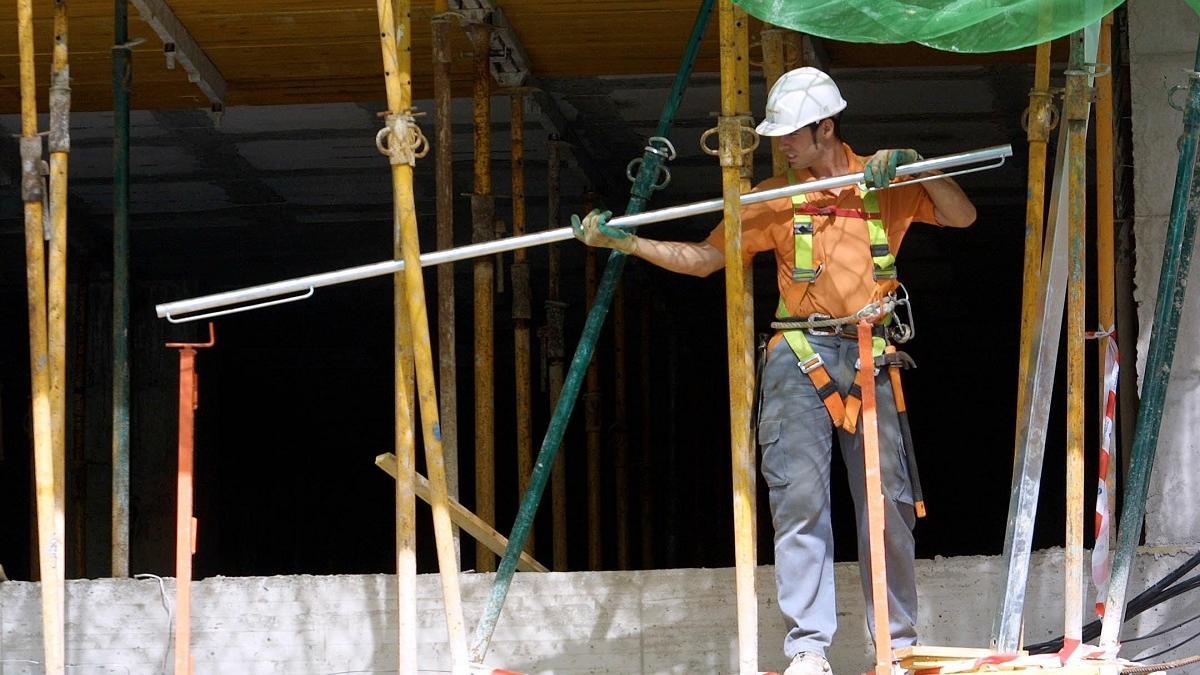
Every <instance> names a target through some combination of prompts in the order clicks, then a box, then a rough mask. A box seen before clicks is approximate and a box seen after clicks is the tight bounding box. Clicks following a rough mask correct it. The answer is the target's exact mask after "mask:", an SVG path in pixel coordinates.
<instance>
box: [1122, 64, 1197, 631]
mask: <svg viewBox="0 0 1200 675" xmlns="http://www.w3.org/2000/svg"><path fill="white" fill-rule="evenodd" d="M1188 79H1189V81H1188V86H1187V104H1186V106H1184V117H1183V129H1184V131H1183V137H1182V138H1181V139H1180V144H1179V163H1178V168H1177V169H1176V173H1175V191H1174V195H1173V197H1172V200H1171V217H1170V220H1169V222H1168V225H1167V236H1166V245H1165V247H1164V249H1163V261H1162V268H1161V272H1160V273H1159V277H1158V299H1157V301H1156V303H1155V306H1154V324H1153V326H1152V327H1151V329H1150V347H1149V349H1148V350H1147V352H1146V367H1145V370H1144V371H1142V372H1144V373H1145V374H1146V375H1145V380H1144V382H1143V384H1142V400H1141V409H1140V411H1139V413H1138V418H1137V428H1136V430H1135V432H1134V443H1133V452H1132V453H1131V454H1132V458H1131V462H1130V467H1129V476H1128V478H1127V479H1126V483H1125V499H1124V504H1125V508H1124V509H1123V510H1122V512H1121V525H1120V530H1119V531H1118V533H1117V549H1116V552H1115V554H1114V555H1113V565H1112V575H1111V577H1110V579H1109V585H1108V598H1107V601H1106V602H1105V606H1104V624H1103V627H1102V629H1101V632H1100V645H1101V646H1104V647H1116V646H1117V645H1118V638H1119V633H1120V630H1121V623H1122V622H1123V621H1124V619H1125V594H1126V589H1127V587H1128V584H1129V572H1130V568H1131V563H1132V561H1133V554H1134V549H1135V548H1136V546H1137V543H1138V540H1139V539H1140V538H1141V533H1142V520H1143V518H1144V517H1145V515H1146V493H1147V490H1148V489H1149V479H1150V472H1151V470H1152V469H1153V467H1154V454H1155V450H1156V449H1157V446H1158V434H1159V431H1160V427H1161V425H1162V415H1163V407H1164V405H1165V403H1166V396H1167V386H1168V385H1169V384H1170V380H1171V367H1172V364H1173V362H1174V360H1175V341H1176V338H1177V337H1178V335H1179V316H1180V314H1181V312H1182V311H1183V301H1184V295H1185V292H1186V291H1187V279H1188V272H1189V270H1190V268H1191V262H1192V251H1193V249H1194V246H1195V241H1196V220H1197V219H1198V218H1200V171H1197V170H1196V158H1197V152H1196V149H1197V141H1198V138H1200V43H1198V44H1197V46H1196V61H1195V67H1194V68H1193V70H1192V71H1191V72H1189V73H1188ZM1172 93H1174V92H1172Z"/></svg>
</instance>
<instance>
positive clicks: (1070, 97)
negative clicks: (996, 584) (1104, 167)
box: [1063, 49, 1091, 646]
mask: <svg viewBox="0 0 1200 675" xmlns="http://www.w3.org/2000/svg"><path fill="white" fill-rule="evenodd" d="M1082 57H1083V50H1082V49H1077V50H1075V58H1073V59H1072V61H1071V66H1070V68H1069V69H1068V70H1067V84H1066V95H1065V96H1064V99H1063V111H1064V117H1065V118H1066V124H1067V142H1068V146H1067V178H1068V184H1067V192H1068V194H1067V200H1068V215H1067V222H1068V231H1067V237H1068V239H1069V245H1068V254H1067V259H1068V261H1069V265H1070V268H1069V270H1068V278H1067V335H1066V342H1067V486H1066V494H1067V505H1066V539H1065V542H1064V558H1065V560H1064V563H1065V570H1064V583H1065V586H1064V589H1063V599H1064V602H1065V614H1064V617H1063V621H1064V622H1063V635H1064V640H1065V643H1064V644H1066V645H1068V646H1071V645H1078V644H1079V643H1080V642H1082V640H1083V591H1084V585H1083V519H1084V506H1083V501H1084V500H1083V493H1084V487H1083V481H1084V477H1083V432H1084V429H1083V423H1084V401H1083V397H1084V364H1083V358H1084V350H1083V340H1084V330H1085V327H1084V320H1085V316H1086V310H1087V308H1086V302H1087V291H1086V288H1085V283H1086V278H1087V223H1086V222H1085V216H1086V204H1087V122H1088V119H1087V118H1088V104H1087V101H1088V100H1089V99H1090V97H1091V91H1090V87H1089V86H1088V72H1087V71H1086V70H1084V68H1085V67H1086V66H1085V64H1083V63H1082Z"/></svg>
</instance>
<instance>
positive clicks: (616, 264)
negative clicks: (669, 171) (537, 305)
mask: <svg viewBox="0 0 1200 675" xmlns="http://www.w3.org/2000/svg"><path fill="white" fill-rule="evenodd" d="M712 3H713V0H703V2H702V3H701V5H700V9H699V11H698V13H697V15H696V22H695V23H694V24H693V26H692V33H691V36H690V37H689V38H688V45H687V49H686V50H685V52H684V55H683V58H682V60H681V61H680V65H679V70H678V71H677V72H676V74H675V81H674V82H673V83H672V85H671V93H670V94H669V95H668V97H667V102H666V104H665V105H664V106H663V111H662V114H661V115H660V116H659V120H658V129H657V132H656V134H655V135H656V136H663V137H665V136H667V134H668V133H669V131H670V128H671V122H672V121H673V120H674V117H675V110H676V109H677V108H678V106H679V101H680V99H681V98H682V97H683V91H684V88H685V87H686V85H687V80H688V76H689V75H690V74H691V71H692V64H693V63H694V62H695V60H696V53H697V52H698V51H699V49H700V41H701V39H702V38H703V36H704V29H705V27H706V26H707V25H708V17H709V14H711V12H712ZM662 159H663V158H662V155H660V154H658V153H657V152H652V151H650V150H647V151H645V152H644V153H643V154H642V164H641V167H640V169H639V170H638V174H637V177H636V179H635V180H634V182H633V188H632V189H631V190H630V199H629V204H628V205H627V206H626V207H625V212H626V213H627V214H632V213H638V212H639V211H641V210H642V209H644V208H645V206H646V202H647V201H648V200H649V199H650V195H651V194H652V193H653V185H654V184H655V182H657V179H658V173H659V167H660V166H661V165H662ZM568 229H569V228H568ZM624 266H625V255H624V254H623V253H621V252H619V251H614V252H613V253H612V254H611V255H609V258H608V264H607V265H606V266H605V268H604V276H603V278H602V279H601V282H600V292H599V294H598V295H597V298H596V303H595V304H593V305H592V307H591V310H590V311H589V312H588V317H587V321H585V322H584V326H583V335H582V336H581V338H580V341H579V345H578V346H577V347H576V349H575V355H574V357H572V359H571V367H570V370H569V371H568V373H567V377H566V380H565V381H564V382H563V391H562V392H561V395H560V396H559V398H558V403H557V404H556V406H555V408H554V415H553V416H552V417H551V419H550V426H549V428H548V429H547V430H546V436H545V438H544V439H543V440H542V446H541V449H540V450H539V451H538V457H537V461H536V462H535V464H534V472H533V477H532V478H531V479H530V481H529V491H528V492H526V493H525V495H524V497H523V498H522V499H521V506H520V508H519V509H518V511H517V517H516V522H515V523H514V524H513V530H512V533H511V534H510V535H509V539H508V548H507V549H506V550H505V552H504V558H503V559H502V560H501V561H500V567H499V569H498V570H497V573H496V580H495V582H494V583H493V584H492V591H491V594H490V595H489V596H488V602H487V606H486V607H485V608H484V610H483V617H482V618H481V619H480V620H479V624H478V625H477V626H476V628H475V635H474V638H473V639H472V643H471V652H472V654H473V655H474V656H475V657H476V660H477V661H478V660H479V659H481V658H482V657H483V655H484V654H485V653H486V652H487V648H488V645H489V643H490V642H491V639H492V633H493V632H494V631H495V630H496V622H497V621H499V619H500V612H501V610H502V609H503V608H504V599H505V597H507V595H508V589H509V586H510V585H511V584H512V577H513V572H514V571H515V570H516V563H517V555H518V554H519V553H520V551H521V549H522V548H523V547H524V546H525V538H526V537H527V536H529V528H530V526H531V525H532V524H533V517H534V515H535V514H536V513H537V507H538V503H539V502H540V501H541V498H542V492H543V491H544V490H545V489H546V483H547V481H548V479H549V474H550V467H551V466H553V465H554V458H555V456H556V455H557V454H558V448H559V445H560V444H561V443H562V437H563V434H564V433H565V432H566V428H567V423H568V422H569V420H570V418H571V412H572V410H574V408H575V401H576V399H577V398H578V396H579V390H580V387H581V386H582V384H583V375H584V371H586V370H587V366H588V363H589V362H590V361H591V360H592V354H593V352H594V351H595V349H596V341H597V340H598V339H599V337H600V329H601V327H602V326H603V325H604V316H605V314H607V313H608V307H609V304H610V303H611V302H612V295H613V291H614V290H615V288H616V284H617V280H618V279H620V276H621V271H622V269H624Z"/></svg>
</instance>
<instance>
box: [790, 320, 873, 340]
mask: <svg viewBox="0 0 1200 675" xmlns="http://www.w3.org/2000/svg"><path fill="white" fill-rule="evenodd" d="M830 318H832V317H830V316H829V315H828V314H809V315H808V316H806V317H804V318H802V319H795V321H798V322H814V323H815V322H819V321H823V320H826V319H830ZM792 320H793V319H788V321H792ZM771 327H772V328H779V329H780V330H781V331H788V330H802V331H804V332H806V333H808V334H809V335H816V336H819V337H840V338H846V339H848V340H857V339H858V324H854V323H845V324H842V325H840V326H819V327H812V328H802V327H801V328H783V327H782V326H775V325H774V324H772V325H771ZM886 334H887V326H886V325H884V324H883V323H878V324H875V325H874V326H872V327H871V335H873V336H876V337H885V336H886Z"/></svg>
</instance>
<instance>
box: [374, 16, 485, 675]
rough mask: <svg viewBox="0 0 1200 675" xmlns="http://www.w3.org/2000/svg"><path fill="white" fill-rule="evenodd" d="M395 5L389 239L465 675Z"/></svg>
mask: <svg viewBox="0 0 1200 675" xmlns="http://www.w3.org/2000/svg"><path fill="white" fill-rule="evenodd" d="M398 6H399V11H398V12H395V14H393V11H394V8H393V5H392V0H378V4H377V9H378V13H379V33H380V47H381V51H382V55H383V73H384V81H385V84H386V88H387V100H388V109H389V111H390V114H389V116H388V127H389V128H390V129H391V131H392V132H391V133H390V134H389V141H388V149H389V162H390V164H391V166H392V193H393V198H394V201H395V211H394V225H393V231H394V233H395V236H394V239H396V240H398V241H399V244H400V246H399V249H400V252H401V253H402V254H403V257H404V260H405V262H406V263H407V264H406V265H405V266H404V286H403V288H404V298H403V301H404V303H405V306H406V307H407V309H408V319H409V322H410V323H409V325H410V326H411V330H412V354H413V361H414V364H415V366H416V380H417V392H418V396H419V398H420V412H421V427H422V436H423V440H424V443H425V464H426V467H427V470H428V472H429V483H430V489H431V491H432V495H431V496H432V499H431V500H430V506H431V508H432V511H433V529H434V539H435V541H436V546H437V557H438V570H439V572H440V574H441V580H442V602H443V607H444V609H445V612H446V633H447V638H448V642H449V644H450V655H451V664H452V668H453V672H454V673H455V675H465V673H466V672H467V671H468V668H469V666H468V662H467V649H466V647H467V645H466V639H465V628H464V624H463V611H462V596H461V593H460V590H459V582H458V560H457V559H456V557H455V554H454V527H453V524H452V523H451V521H450V512H449V494H448V490H447V488H446V466H445V463H444V459H443V457H442V441H441V430H440V428H439V423H438V404H437V388H436V384H435V382H434V377H433V353H432V352H433V350H432V348H431V345H430V337H429V320H428V315H427V310H426V306H425V280H424V278H423V277H422V275H421V269H420V262H419V255H420V250H421V247H420V240H419V239H418V236H417V214H416V208H415V205H414V195H413V164H415V162H416V160H415V157H413V156H412V154H411V153H412V152H413V151H414V148H413V147H412V145H410V137H411V136H412V135H413V134H414V127H415V124H416V123H415V121H414V120H413V119H412V117H411V116H409V110H410V106H411V105H412V51H411V37H410V36H411V34H412V31H411V26H412V17H411V12H410V9H411V5H410V4H409V3H408V2H407V1H402V2H400V3H399V5H398ZM397 19H398V21H397ZM401 328H402V327H401ZM401 328H398V329H397V330H401ZM401 337H403V336H401ZM398 341H399V340H398ZM398 375H399V373H398ZM405 379H406V378H404V377H397V381H398V382H397V384H398V386H397V392H396V398H397V401H398V402H402V401H403V402H405V405H399V406H398V407H400V408H404V407H407V404H406V398H407V396H408V392H407V391H405V390H403V389H402V388H401V387H400V386H399V385H400V384H401V383H403V381H404V380H405ZM401 450H402V448H400V447H397V452H400V451H401ZM396 482H397V501H398V502H399V501H400V499H401V497H403V499H404V500H405V501H406V502H407V501H409V500H410V495H411V490H412V476H410V475H406V473H405V472H404V471H400V472H398V474H397V479H396ZM405 508H407V505H406V506H405Z"/></svg>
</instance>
